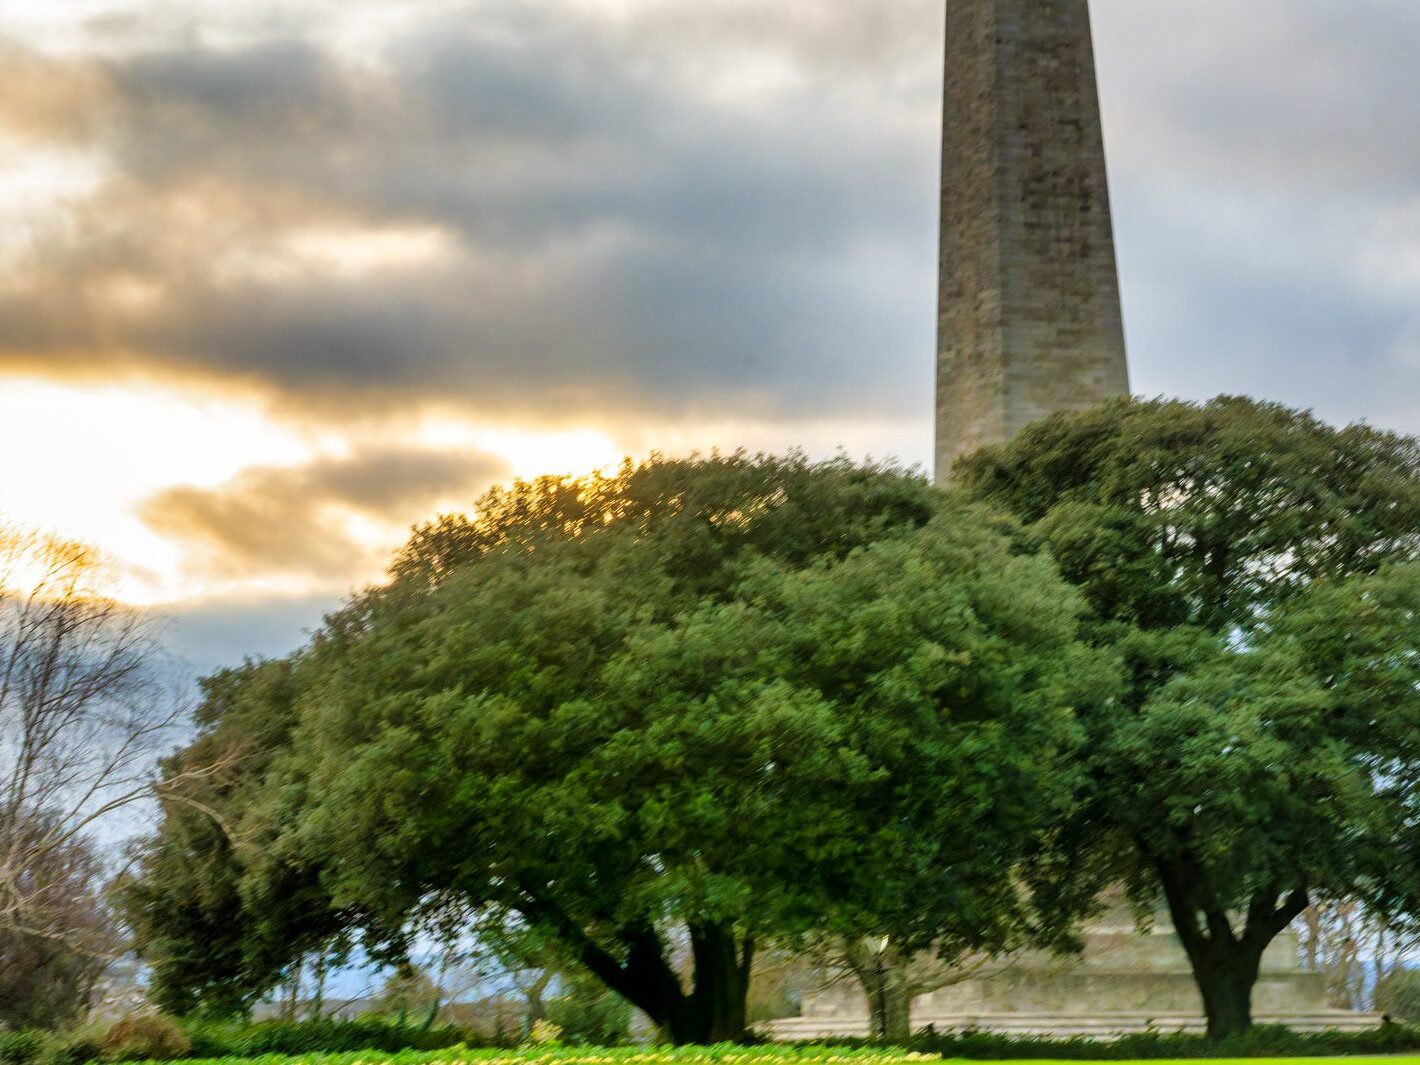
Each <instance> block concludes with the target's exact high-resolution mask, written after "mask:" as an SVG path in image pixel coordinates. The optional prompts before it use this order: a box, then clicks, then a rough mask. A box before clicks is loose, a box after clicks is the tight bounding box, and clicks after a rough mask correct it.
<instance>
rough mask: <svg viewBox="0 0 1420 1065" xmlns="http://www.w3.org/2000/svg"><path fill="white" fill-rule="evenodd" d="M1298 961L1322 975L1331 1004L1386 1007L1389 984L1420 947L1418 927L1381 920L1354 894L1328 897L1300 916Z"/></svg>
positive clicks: (1369, 1007) (1402, 970)
mask: <svg viewBox="0 0 1420 1065" xmlns="http://www.w3.org/2000/svg"><path fill="white" fill-rule="evenodd" d="M1299 931H1300V933H1301V947H1302V963H1303V964H1304V965H1305V966H1306V968H1307V969H1309V970H1311V971H1312V972H1319V973H1323V974H1325V976H1326V990H1327V996H1328V998H1329V999H1330V1001H1331V1004H1332V1005H1333V1006H1337V1007H1339V1008H1341V1009H1350V1010H1369V1009H1381V1010H1385V1009H1388V1008H1389V1003H1388V1002H1387V1001H1386V996H1387V992H1388V989H1389V985H1390V984H1391V982H1392V981H1393V980H1395V979H1396V978H1397V977H1398V976H1400V975H1401V974H1402V973H1403V972H1404V970H1405V968H1406V966H1407V964H1410V963H1413V962H1414V960H1415V957H1416V955H1417V953H1420V933H1417V930H1416V929H1415V928H1413V927H1408V926H1402V925H1398V924H1395V923H1392V922H1389V921H1386V920H1385V919H1383V918H1382V917H1380V916H1379V915H1377V914H1375V913H1372V912H1371V911H1369V910H1368V909H1367V908H1366V907H1365V906H1364V905H1363V904H1362V903H1360V902H1358V901H1357V900H1355V899H1328V900H1325V901H1323V902H1319V903H1317V904H1316V905H1315V906H1312V907H1310V908H1309V909H1308V910H1307V911H1306V912H1305V913H1303V914H1302V917H1301V920H1300V921H1299Z"/></svg>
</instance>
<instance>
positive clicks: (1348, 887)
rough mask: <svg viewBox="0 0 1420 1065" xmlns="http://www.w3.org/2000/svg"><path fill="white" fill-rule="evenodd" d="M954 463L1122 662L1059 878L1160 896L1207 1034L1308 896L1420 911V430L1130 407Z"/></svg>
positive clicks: (1246, 409) (1110, 408) (1303, 417)
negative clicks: (1062, 579) (1419, 856)
mask: <svg viewBox="0 0 1420 1065" xmlns="http://www.w3.org/2000/svg"><path fill="white" fill-rule="evenodd" d="M959 479H960V481H961V483H962V484H963V485H964V486H965V487H966V488H967V489H969V490H970V491H972V492H973V493H974V494H975V495H976V496H977V497H978V498H980V499H982V500H985V501H989V502H991V503H993V504H995V505H998V506H1002V507H1004V508H1006V509H1007V510H1009V511H1011V512H1013V513H1014V514H1015V515H1016V516H1017V517H1018V518H1019V519H1020V520H1022V522H1023V523H1024V524H1025V526H1026V528H1027V529H1028V531H1029V533H1030V534H1031V536H1032V537H1033V538H1034V539H1035V541H1036V542H1040V543H1044V544H1046V545H1047V546H1048V547H1049V549H1050V550H1051V552H1052V553H1053V554H1054V556H1055V558H1056V559H1057V560H1058V562H1059V564H1060V566H1061V568H1062V571H1063V573H1064V574H1065V575H1066V577H1067V578H1068V579H1069V580H1071V581H1072V582H1073V583H1075V584H1076V585H1078V586H1079V587H1080V588H1081V590H1082V591H1083V592H1084V594H1085V595H1086V597H1087V599H1088V601H1089V603H1090V607H1091V614H1090V617H1089V618H1088V631H1089V633H1090V636H1091V639H1092V641H1093V642H1094V643H1095V644H1096V645H1097V646H1100V647H1104V648H1110V649H1112V650H1114V651H1115V652H1116V653H1118V654H1119V655H1120V656H1121V659H1122V660H1123V662H1124V663H1125V667H1126V676H1127V683H1126V687H1125V689H1124V691H1123V692H1122V695H1121V698H1119V699H1118V700H1115V701H1112V702H1106V703H1093V704H1089V705H1088V706H1086V707H1084V713H1083V715H1082V722H1083V725H1084V727H1085V733H1086V744H1085V748H1084V751H1083V755H1082V757H1083V768H1084V770H1085V777H1084V779H1085V780H1086V781H1087V786H1086V788H1085V790H1084V791H1083V792H1082V796H1081V802H1080V803H1079V804H1078V805H1077V806H1076V807H1075V809H1074V811H1073V814H1072V816H1071V818H1070V819H1069V821H1068V825H1067V831H1065V832H1062V834H1061V835H1060V836H1058V837H1057V841H1058V842H1059V844H1060V845H1061V847H1062V848H1063V852H1064V853H1065V854H1066V855H1068V856H1070V857H1071V858H1072V859H1074V860H1073V861H1071V862H1065V861H1062V862H1060V863H1058V866H1057V868H1058V869H1083V870H1091V871H1093V872H1096V873H1099V872H1101V871H1103V872H1106V873H1108V874H1110V875H1114V876H1117V877H1120V878H1122V879H1123V880H1124V881H1125V882H1127V883H1128V884H1130V885H1131V886H1132V887H1133V888H1134V890H1135V892H1136V894H1137V897H1138V898H1139V901H1140V902H1141V903H1149V902H1152V900H1153V899H1154V898H1156V897H1157V895H1158V894H1159V893H1162V895H1163V896H1164V898H1165V899H1166V900H1167V904H1168V908H1169V911H1170V914H1171V916H1172V919H1173V923H1174V925H1175V926H1176V928H1177V930H1178V934H1179V936H1180V938H1181V940H1182V942H1183V945H1184V947H1185V948H1186V950H1187V951H1188V955H1189V957H1190V959H1191V961H1192V966H1193V971H1194V974H1195V977H1196V979H1197V983H1198V986H1199V989H1200V991H1201V994H1202V998H1203V1003H1204V1006H1205V1009H1206V1011H1207V1016H1208V1023H1209V1031H1210V1032H1211V1033H1212V1034H1214V1035H1215V1036H1221V1035H1226V1034H1230V1033H1233V1032H1237V1031H1240V1030H1243V1029H1246V1028H1247V1027H1248V1026H1249V1025H1250V1024H1251V1016H1252V1013H1251V995H1252V988H1253V986H1254V984H1255V983H1256V980H1257V977H1258V972H1259V966H1260V964H1261V960H1262V957H1263V953H1264V952H1265V951H1266V949H1267V947H1268V945H1269V944H1271V943H1272V942H1273V941H1274V940H1275V939H1276V937H1277V936H1278V935H1279V934H1280V933H1281V932H1282V931H1283V930H1285V929H1286V928H1287V927H1288V926H1289V924H1290V923H1291V922H1292V921H1293V920H1294V919H1295V918H1296V917H1297V916H1298V915H1299V914H1301V913H1302V912H1303V910H1304V909H1305V908H1306V907H1307V905H1308V904H1309V901H1310V900H1313V899H1314V898H1316V897H1319V896H1333V897H1335V896H1345V897H1359V898H1363V899H1365V900H1366V901H1367V903H1368V905H1370V906H1372V907H1374V908H1375V909H1376V910H1377V912H1379V913H1382V914H1384V913H1395V912H1398V911H1409V912H1411V913H1414V912H1416V910H1415V907H1416V905H1417V903H1420V868H1417V865H1416V862H1415V859H1414V851H1415V828H1416V824H1417V821H1416V818H1417V815H1420V809H1417V805H1416V796H1417V795H1420V566H1417V564H1416V562H1417V559H1420V444H1417V442H1416V441H1415V440H1413V439H1410V438H1406V437H1402V436H1397V435H1394V434H1390V433H1385V432H1381V431H1378V430H1375V429H1371V428H1367V427H1364V426H1355V427H1351V428H1347V429H1334V428H1332V427H1329V426H1327V425H1325V424H1323V423H1321V422H1319V421H1318V420H1316V419H1315V418H1313V417H1311V416H1310V415H1308V414H1303V413H1299V412H1295V411H1291V410H1287V409H1285V408H1282V407H1278V406H1275V405H1269V404H1264V403H1258V402H1253V401H1250V400H1246V399H1232V398H1224V399H1219V400H1216V401H1214V402H1212V403H1209V404H1206V405H1195V404H1189V403H1181V402H1150V403H1142V402H1120V403H1115V404H1111V405H1107V406H1105V407H1102V408H1099V409H1097V410H1094V411H1090V412H1087V413H1084V414H1079V415H1072V416H1061V417H1057V418H1053V419H1050V420H1048V421H1045V422H1043V423H1040V424H1038V425H1035V426H1033V427H1031V428H1029V429H1027V430H1026V431H1025V432H1024V433H1022V434H1021V435H1020V436H1019V437H1017V438H1016V439H1015V440H1013V441H1012V442H1010V443H1009V444H1007V445H1005V446H1003V447H1000V448H997V449H993V450H988V451H985V452H982V453H980V454H978V455H976V456H974V457H973V458H971V459H970V460H969V461H967V462H965V463H963V464H962V466H961V467H960V470H959ZM1087 854H1088V855H1093V856H1094V857H1095V858H1096V859H1099V860H1098V861H1096V862H1094V863H1091V862H1088V861H1083V860H1079V859H1080V856H1082V855H1087Z"/></svg>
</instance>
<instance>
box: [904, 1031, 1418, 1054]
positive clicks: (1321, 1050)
mask: <svg viewBox="0 0 1420 1065" xmlns="http://www.w3.org/2000/svg"><path fill="white" fill-rule="evenodd" d="M911 1049H913V1050H917V1051H921V1052H923V1053H929V1054H940V1055H941V1056H942V1057H944V1058H967V1059H972V1060H976V1061H1010V1060H1018V1061H1019V1060H1024V1061H1031V1060H1034V1061H1040V1060H1047V1061H1139V1060H1160V1059H1180V1058H1183V1059H1188V1058H1335V1057H1353V1056H1357V1055H1398V1054H1410V1053H1417V1052H1420V1028H1417V1027H1415V1026H1412V1025H1408V1024H1391V1023H1387V1024H1384V1025H1382V1026H1380V1027H1379V1028H1376V1029H1374V1030H1373V1031H1369V1032H1317V1033H1303V1032H1294V1031H1292V1030H1291V1029H1290V1028H1282V1027H1276V1026H1271V1025H1258V1026H1257V1027H1256V1028H1254V1029H1253V1030H1252V1031H1250V1032H1248V1033H1247V1034H1246V1035H1240V1036H1233V1037H1232V1038H1228V1039H1220V1040H1211V1039H1208V1038H1207V1037H1206V1036H1201V1035H1169V1034H1164V1033H1156V1034H1150V1035H1130V1036H1125V1037H1124V1038H1122V1039H1118V1040H1115V1041H1112V1042H1100V1041H1098V1040H1093V1039H1021V1038H1015V1037H1011V1036H1002V1035H989V1034H987V1033H984V1032H963V1033H945V1032H944V1033H941V1034H935V1033H930V1032H929V1033H925V1034H923V1035H919V1036H917V1037H916V1038H915V1039H913V1040H912V1042H911Z"/></svg>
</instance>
